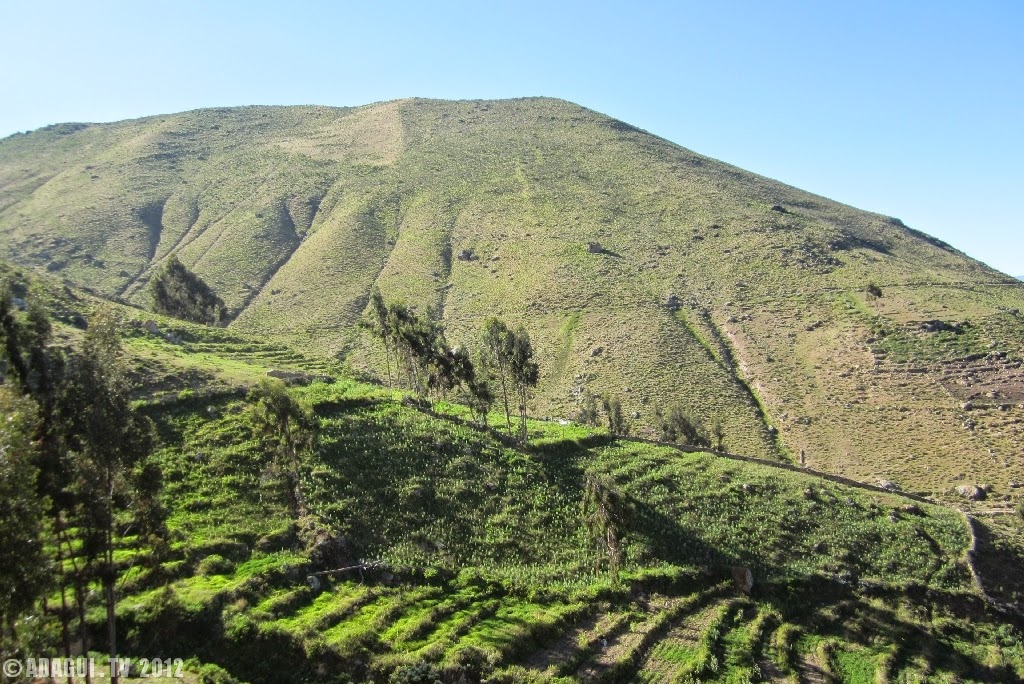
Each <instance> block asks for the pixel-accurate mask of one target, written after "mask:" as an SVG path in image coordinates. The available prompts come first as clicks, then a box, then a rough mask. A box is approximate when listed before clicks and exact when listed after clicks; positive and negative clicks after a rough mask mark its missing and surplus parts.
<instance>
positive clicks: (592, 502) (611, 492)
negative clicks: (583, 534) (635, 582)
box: [583, 473, 632, 584]
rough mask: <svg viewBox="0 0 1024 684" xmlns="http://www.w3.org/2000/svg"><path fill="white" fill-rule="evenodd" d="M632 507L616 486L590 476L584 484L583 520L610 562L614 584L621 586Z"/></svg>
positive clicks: (601, 478) (595, 476)
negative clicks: (621, 571) (623, 559)
mask: <svg viewBox="0 0 1024 684" xmlns="http://www.w3.org/2000/svg"><path fill="white" fill-rule="evenodd" d="M631 512H632V507H631V506H630V503H629V501H628V500H627V499H626V497H625V496H623V494H622V492H620V491H619V489H618V488H617V487H616V486H615V484H614V483H613V482H612V481H611V480H609V479H607V478H606V477H603V476H600V475H596V474H593V473H590V474H588V475H587V476H586V478H585V479H584V482H583V518H584V523H585V524H586V527H587V531H588V532H589V533H590V537H591V539H592V540H593V542H594V544H595V545H596V546H597V548H598V550H599V551H600V552H601V554H602V555H603V556H605V557H606V558H607V560H608V570H609V572H610V573H611V576H612V581H613V582H615V583H616V584H618V582H619V569H620V567H621V565H622V540H623V537H624V535H625V531H626V526H627V525H628V523H629V519H630V516H631Z"/></svg>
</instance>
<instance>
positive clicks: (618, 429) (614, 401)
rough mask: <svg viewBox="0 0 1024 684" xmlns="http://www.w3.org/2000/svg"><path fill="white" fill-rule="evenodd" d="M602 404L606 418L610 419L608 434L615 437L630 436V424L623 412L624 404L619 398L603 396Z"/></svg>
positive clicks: (608, 395)
mask: <svg viewBox="0 0 1024 684" xmlns="http://www.w3.org/2000/svg"><path fill="white" fill-rule="evenodd" d="M601 404H602V405H603V406H604V412H605V416H606V417H607V418H608V432H610V433H611V434H613V435H628V434H629V429H630V428H629V423H628V422H627V421H626V416H625V415H624V414H623V412H622V402H621V401H619V398H618V397H615V396H612V395H610V394H605V395H602V397H601Z"/></svg>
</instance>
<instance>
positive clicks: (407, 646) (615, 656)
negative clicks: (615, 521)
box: [0, 261, 1024, 684]
mask: <svg viewBox="0 0 1024 684" xmlns="http://www.w3.org/2000/svg"><path fill="white" fill-rule="evenodd" d="M0 281H6V282H7V283H9V284H10V286H11V288H12V291H13V292H14V294H15V296H17V297H18V298H19V299H25V300H27V301H28V303H29V304H31V303H32V300H33V299H35V298H39V300H40V302H39V303H44V304H45V305H46V306H47V308H48V309H49V310H50V311H51V312H53V314H54V318H53V325H54V333H55V340H56V341H57V343H58V344H60V345H62V346H63V345H65V344H66V345H72V346H74V345H76V344H78V343H79V342H80V341H81V335H82V329H85V328H87V327H88V321H89V320H90V319H91V318H92V316H93V315H94V312H95V310H96V308H97V306H105V307H106V306H108V305H107V304H105V303H103V302H102V300H100V299H99V298H95V297H92V296H89V295H88V294H84V293H81V292H78V291H75V290H74V289H73V288H61V287H60V286H59V284H56V283H55V282H54V279H53V278H48V277H36V278H32V277H26V274H25V273H24V272H19V271H18V270H17V269H11V268H8V267H7V265H6V264H4V263H3V262H2V261H0ZM113 309H114V310H115V311H116V312H117V314H118V316H119V317H120V318H121V319H122V320H123V321H124V323H125V324H126V325H124V326H123V330H122V336H123V344H124V348H125V352H126V356H127V359H128V360H129V361H130V363H131V365H132V368H133V369H134V375H135V378H136V380H137V381H138V383H137V392H138V397H139V399H140V400H139V402H138V403H137V406H138V409H139V410H140V411H142V412H144V413H145V414H146V415H147V416H149V417H151V418H152V419H153V421H154V423H155V425H156V427H157V430H158V434H159V440H158V444H159V446H158V450H157V452H156V453H155V455H154V459H155V461H156V462H157V463H158V464H159V466H160V470H161V472H162V480H163V482H164V490H163V496H162V502H163V504H164V506H165V507H166V509H167V512H168V514H169V517H168V521H167V522H168V527H169V531H170V533H171V534H170V535H169V544H168V545H167V546H162V545H161V546H159V547H158V548H157V549H156V551H155V552H152V553H146V552H140V551H139V549H138V548H137V547H136V546H134V545H133V544H132V538H131V533H130V532H129V533H128V535H129V536H127V537H124V538H122V541H123V542H124V544H125V548H121V549H119V550H118V553H117V554H116V556H115V557H116V559H117V561H116V562H117V564H118V573H119V581H118V583H117V587H118V588H117V592H118V598H119V601H118V606H117V612H116V614H117V622H118V625H119V634H121V635H122V637H121V639H122V640H121V642H120V643H121V647H120V652H121V654H122V655H124V656H125V657H128V656H133V657H139V656H146V657H152V656H153V654H154V653H156V654H158V655H159V656H160V657H161V658H165V659H170V658H187V659H188V660H187V661H186V664H185V667H186V669H187V670H188V672H187V674H186V677H187V679H186V681H195V679H194V678H193V673H195V672H196V671H198V673H199V674H200V678H199V681H221V682H225V681H226V682H231V681H236V680H235V679H233V678H229V676H228V675H229V674H230V675H231V676H233V677H237V678H238V679H240V680H245V681H251V682H254V683H256V682H293V681H307V680H308V681H328V682H339V683H340V682H348V681H368V680H372V681H388V680H389V675H390V674H391V673H393V672H394V671H395V670H397V669H399V668H408V667H416V668H421V669H422V668H427V669H428V670H430V674H431V675H432V676H431V677H430V681H435V680H440V681H444V682H467V681H468V682H478V681H488V682H493V683H497V682H509V683H511V682H565V681H585V682H613V681H623V682H624V681H638V682H655V681H657V682H676V681H725V682H736V681H754V680H757V679H758V676H759V675H760V679H764V680H769V681H819V680H818V679H815V675H816V674H820V675H822V676H823V677H824V678H825V679H824V680H826V681H837V682H844V683H849V684H854V683H859V682H867V681H917V680H921V679H924V678H926V677H927V678H931V679H936V680H937V681H965V682H966V681H979V682H980V681H985V682H992V681H1005V682H1014V681H1020V678H1021V676H1022V674H1024V646H1022V640H1021V630H1020V626H1021V622H1020V613H1019V610H1020V601H1021V596H1022V594H1021V592H1020V579H1019V577H1018V576H1017V573H1015V572H1014V568H1015V567H1016V565H1017V559H1019V558H1020V557H1021V556H1020V554H1021V548H1022V547H1021V544H1020V543H1019V539H1018V540H1017V541H1014V539H1013V535H1012V534H1009V535H1006V536H1005V537H1004V536H1003V535H1004V530H1003V529H1001V528H1002V526H1003V525H1004V524H1005V523H1007V521H1005V520H1001V519H999V518H998V517H997V516H991V517H990V519H991V520H992V524H993V525H994V526H995V527H993V528H992V530H991V531H987V530H989V527H988V526H987V525H982V524H980V523H979V522H978V521H977V519H975V520H973V521H971V520H969V519H965V517H964V516H963V515H962V514H961V513H960V512H959V511H956V510H953V509H951V508H949V507H947V506H941V505H934V504H931V503H928V502H925V501H921V500H918V499H912V498H910V497H908V496H907V495H905V494H900V493H888V492H881V491H878V490H877V489H872V488H869V487H866V486H864V485H857V486H853V485H850V484H844V483H839V482H836V481H834V479H827V478H822V477H819V476H817V475H816V474H814V473H810V472H803V473H799V472H793V471H794V470H796V469H795V468H793V467H784V466H783V465H782V464H778V463H773V462H768V461H766V462H760V463H752V462H750V461H749V460H744V459H741V458H737V457H723V456H722V455H717V454H707V453H681V452H680V451H679V450H678V449H676V448H671V447H668V446H665V445H656V444H648V443H643V442H638V441H634V440H628V439H616V438H613V437H611V436H609V435H608V434H606V432H605V431H604V430H594V429H591V428H586V427H581V426H578V425H573V424H561V423H557V422H552V421H531V422H530V424H529V442H528V444H526V445H524V446H510V445H509V443H508V442H507V441H506V440H502V439H499V438H498V436H497V435H496V433H495V432H494V431H492V430H484V429H481V428H478V427H473V426H470V425H468V424H467V422H466V421H465V420H464V416H466V415H467V409H466V408H465V407H460V406H457V405H452V404H447V403H444V402H438V403H435V404H433V405H431V406H429V407H427V406H425V405H423V404H422V403H420V402H417V401H410V399H411V397H409V396H408V395H407V393H405V392H401V391H395V390H389V389H385V388H383V387H381V386H379V385H368V384H364V383H360V382H357V381H354V380H351V379H347V378H344V377H339V378H337V379H336V380H334V381H331V382H313V383H311V384H308V385H304V386H293V387H291V388H290V389H289V390H288V391H289V393H290V394H291V395H292V397H294V398H295V399H297V400H298V401H300V402H302V403H303V404H304V405H306V406H308V407H309V408H310V410H311V414H312V417H313V418H312V421H311V423H312V424H315V425H316V426H317V431H318V432H319V439H318V440H317V442H316V444H317V446H316V447H315V448H312V449H310V450H309V451H304V452H302V456H301V459H300V466H299V469H298V473H299V475H298V477H299V479H300V481H301V482H302V487H303V491H304V500H305V502H306V504H307V505H308V515H306V516H304V517H301V518H296V517H295V516H296V513H295V511H294V509H293V505H292V500H291V499H290V496H289V495H288V491H289V489H290V487H291V485H290V483H289V479H288V477H287V476H286V475H285V473H284V472H282V471H281V470H280V469H279V468H278V467H275V465H274V459H273V458H272V457H271V456H270V454H269V453H268V452H267V447H268V445H267V444H266V443H265V442H264V440H263V439H262V438H261V433H260V430H259V429H258V427H257V424H258V421H256V420H254V415H253V412H252V409H253V408H254V406H253V403H252V402H253V399H252V398H251V397H248V396H246V393H245V389H246V388H247V386H249V385H251V384H252V383H254V382H255V381H257V380H258V379H259V378H261V377H264V375H265V373H266V370H267V368H268V367H269V366H273V367H277V368H288V369H292V370H296V371H306V372H315V373H318V374H321V373H334V372H336V369H334V368H331V366H330V365H329V364H326V363H325V362H324V361H322V360H319V359H310V358H308V357H305V356H304V355H303V354H301V353H299V352H295V351H292V350H289V349H287V348H286V347H283V346H281V345H279V344H277V343H273V342H268V341H265V340H262V339H260V338H257V337H252V336H249V335H247V334H246V333H243V332H238V331H232V330H223V329H220V328H211V327H206V326H202V325H197V324H191V323H184V322H180V321H174V320H172V319H167V318H164V317H161V316H152V318H153V319H154V321H155V323H156V325H157V326H158V328H153V327H152V326H144V325H142V321H143V320H145V319H147V318H149V317H150V315H149V314H147V313H146V312H142V311H138V310H135V309H132V308H130V307H126V306H117V305H115V306H113ZM12 315H14V316H26V315H27V314H25V313H20V312H13V314H12ZM502 420H503V418H502V416H499V415H497V412H495V413H494V414H492V416H491V417H490V422H491V424H492V426H493V425H500V424H501V423H502ZM588 476H596V477H598V478H600V479H601V480H603V481H604V482H606V483H608V486H612V487H614V488H616V489H618V490H619V491H620V492H621V494H622V500H623V501H624V502H625V507H624V510H627V511H628V513H627V514H626V515H625V517H624V518H623V523H622V526H621V529H620V532H619V534H620V535H621V536H620V539H621V540H622V545H621V549H622V560H623V563H622V579H621V582H616V581H613V579H612V576H611V574H610V573H609V571H608V562H607V558H606V557H605V552H604V551H603V550H600V547H599V546H595V539H594V534H595V532H594V531H592V530H590V529H589V528H588V525H587V522H586V520H587V515H586V508H585V504H584V499H585V495H584V489H585V483H586V481H587V479H588ZM1002 517H1003V518H1006V517H1008V516H1002ZM311 521H315V527H316V529H318V530H320V534H319V535H318V536H317V537H316V538H315V539H313V540H310V539H309V530H310V524H311ZM1008 524H1009V525H1014V524H1015V523H1014V522H1013V521H1009V522H1008ZM972 525H973V527H974V529H977V530H979V531H978V532H977V533H975V532H974V531H972V527H971V526H972ZM126 529H127V530H130V529H131V526H130V525H126ZM975 535H977V536H975ZM993 536H994V537H995V539H993V538H992V537H993ZM993 542H995V543H993ZM357 559H367V560H369V561H373V562H372V563H370V566H369V567H359V566H365V563H363V562H362V561H360V560H357ZM63 561H64V562H65V563H66V564H68V567H77V566H76V565H75V560H74V559H69V558H64V559H63ZM735 566H742V567H744V568H749V569H750V570H751V571H752V577H753V578H754V586H753V587H752V590H751V588H750V587H748V588H747V589H748V591H746V592H744V591H740V590H738V589H737V588H736V587H735V586H734V585H735V584H736V579H735V574H734V572H733V568H734V567H735ZM339 568H341V569H340V570H339ZM737 569H738V568H737ZM982 570H991V571H993V573H992V575H988V574H987V573H982ZM314 573H317V574H314ZM977 573H982V576H981V577H980V578H979V575H978V574H977ZM742 578H743V573H742V572H740V579H741V580H742ZM979 579H980V584H979ZM982 587H983V588H984V592H983V591H981V588H982ZM985 592H987V593H989V594H991V595H993V596H994V597H996V599H997V601H998V602H1000V603H1004V604H1007V605H1006V607H1004V608H1002V609H1001V608H999V607H998V606H997V605H993V604H992V603H990V602H989V601H987V600H985V597H984V596H983V593H985ZM88 596H89V599H88V605H87V606H86V607H87V610H86V612H85V621H86V624H87V625H88V626H89V629H90V632H91V633H92V639H93V642H92V643H93V648H100V647H101V645H102V643H103V636H102V635H104V634H105V612H104V611H103V609H102V606H101V601H100V600H99V596H98V595H95V596H94V595H93V594H92V593H91V592H90V593H89V595H88ZM59 601H60V597H59V596H58V595H56V594H55V595H54V596H53V597H51V601H50V605H51V606H55V605H58V604H59ZM1006 610H1009V612H1004V611H1006ZM42 617H43V620H42V622H45V623H46V624H48V625H50V628H49V629H41V630H40V631H39V632H38V634H39V637H38V638H39V639H44V638H46V637H45V635H49V639H50V641H45V642H44V641H40V642H39V648H43V644H44V643H45V644H48V645H49V647H50V648H55V642H54V641H53V640H55V639H56V638H57V636H56V635H57V630H56V623H55V621H56V620H57V617H56V612H55V611H47V613H46V614H45V615H43V616H42ZM25 622H26V624H28V623H29V622H30V621H29V620H26V621H25ZM225 671H226V672H225ZM407 674H408V673H407ZM829 675H831V678H830V677H829Z"/></svg>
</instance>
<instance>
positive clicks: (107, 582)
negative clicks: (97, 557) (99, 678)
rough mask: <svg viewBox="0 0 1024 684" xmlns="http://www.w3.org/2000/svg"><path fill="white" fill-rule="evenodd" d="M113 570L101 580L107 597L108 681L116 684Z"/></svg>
mask: <svg viewBox="0 0 1024 684" xmlns="http://www.w3.org/2000/svg"><path fill="white" fill-rule="evenodd" d="M113 572H114V568H113V567H110V568H109V569H108V571H107V574H106V576H105V577H104V578H103V585H104V586H103V591H104V593H105V594H106V597H107V642H108V644H109V648H108V651H109V653H110V677H111V679H110V681H111V682H113V684H118V680H119V679H120V674H119V672H118V670H119V669H120V668H118V667H117V619H116V618H117V613H116V611H115V608H116V603H115V601H114V578H113V576H112V574H113Z"/></svg>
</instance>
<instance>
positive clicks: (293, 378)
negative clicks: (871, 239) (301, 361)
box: [267, 369, 313, 383]
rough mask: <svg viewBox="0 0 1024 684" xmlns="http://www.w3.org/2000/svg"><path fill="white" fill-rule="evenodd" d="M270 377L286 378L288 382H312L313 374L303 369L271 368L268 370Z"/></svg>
mask: <svg viewBox="0 0 1024 684" xmlns="http://www.w3.org/2000/svg"><path fill="white" fill-rule="evenodd" d="M267 377H268V378H277V379H278V380H284V381H285V382H286V383H301V382H312V381H313V376H312V375H310V374H309V373H303V372H302V371H288V370H278V369H271V370H268V371H267Z"/></svg>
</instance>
